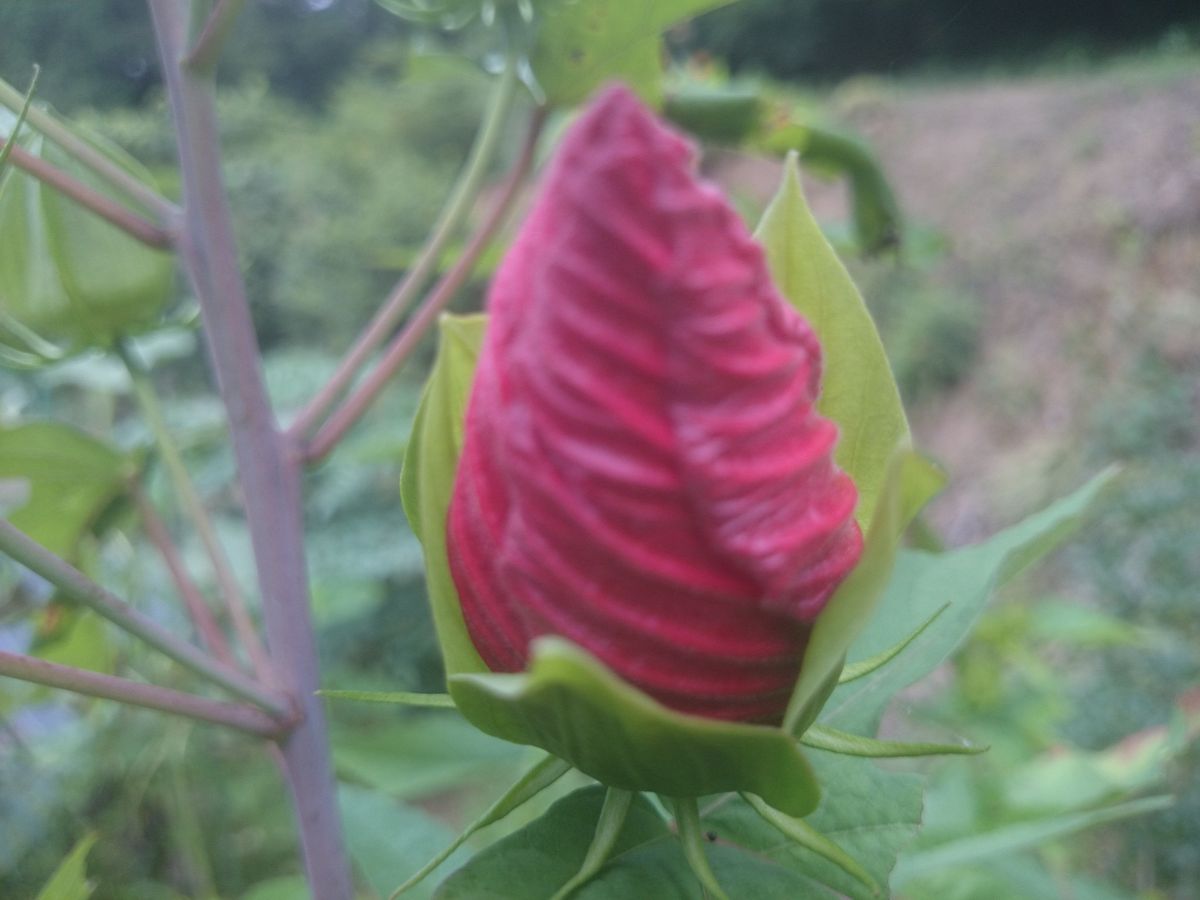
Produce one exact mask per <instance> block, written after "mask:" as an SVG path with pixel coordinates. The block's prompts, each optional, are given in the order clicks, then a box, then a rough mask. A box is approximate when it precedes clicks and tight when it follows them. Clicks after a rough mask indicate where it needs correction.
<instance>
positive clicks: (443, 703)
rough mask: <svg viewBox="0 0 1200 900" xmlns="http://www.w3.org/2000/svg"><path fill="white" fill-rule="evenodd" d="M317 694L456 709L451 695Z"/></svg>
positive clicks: (358, 692) (372, 701) (366, 701)
mask: <svg viewBox="0 0 1200 900" xmlns="http://www.w3.org/2000/svg"><path fill="white" fill-rule="evenodd" d="M317 693H318V694H319V695H320V696H322V697H327V698H329V699H330V700H357V701H359V702H363V703H389V704H395V705H399V706H422V707H429V708H433V709H454V701H453V700H451V699H450V695H449V694H418V693H412V692H411V691H317Z"/></svg>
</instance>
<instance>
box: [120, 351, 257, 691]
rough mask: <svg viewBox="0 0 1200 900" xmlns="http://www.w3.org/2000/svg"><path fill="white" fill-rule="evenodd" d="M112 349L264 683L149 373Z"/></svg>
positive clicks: (232, 581)
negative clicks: (123, 369)
mask: <svg viewBox="0 0 1200 900" xmlns="http://www.w3.org/2000/svg"><path fill="white" fill-rule="evenodd" d="M114 349H115V350H116V353H117V355H118V356H119V357H120V358H121V362H123V363H124V364H125V368H126V370H127V371H128V372H129V378H130V381H131V382H132V384H133V393H134V396H135V397H136V398H137V401H138V406H139V407H140V408H141V411H142V417H143V418H144V419H145V420H146V424H147V425H148V426H149V428H150V433H151V434H152V435H154V442H155V444H156V445H157V446H158V449H159V452H160V453H161V454H162V461H163V465H165V466H166V467H167V474H168V475H170V477H171V483H172V485H173V486H174V488H175V493H176V494H177V495H178V497H179V501H180V503H182V504H183V509H184V512H185V513H186V514H187V516H188V518H189V519H190V520H191V523H192V525H193V526H194V527H195V529H196V533H197V534H198V535H199V536H200V542H201V543H202V544H203V545H204V550H205V552H206V553H207V554H208V559H209V561H210V562H211V563H212V568H213V574H214V575H215V576H216V579H217V587H218V588H219V589H220V594H221V598H222V599H223V600H224V601H225V607H226V609H228V610H229V617H230V619H232V620H233V628H234V631H236V632H237V636H238V641H239V642H240V643H241V645H242V648H243V649H244V650H245V651H246V653H247V655H248V656H249V657H250V662H251V664H252V665H253V666H254V672H255V674H257V675H258V678H259V680H260V681H263V682H266V683H268V684H269V683H271V681H272V680H273V676H272V674H271V661H270V659H269V658H268V657H267V651H266V648H265V647H263V645H262V641H261V640H260V639H259V636H258V629H257V628H256V627H255V625H254V620H253V619H252V618H251V617H250V610H249V607H248V605H247V603H246V598H245V596H244V595H243V594H242V588H241V585H239V584H238V580H237V576H236V575H234V573H233V567H232V566H231V565H230V563H229V557H228V556H227V555H226V554H225V548H224V547H223V546H221V541H220V539H219V538H218V537H217V530H216V527H215V526H214V525H213V521H212V516H210V515H209V512H208V508H207V507H206V506H205V505H204V500H203V498H202V497H201V496H200V493H199V492H198V491H197V490H196V484H195V482H194V481H192V476H191V474H190V473H189V472H188V469H187V465H186V464H185V463H184V461H183V454H182V453H181V452H180V450H179V445H178V444H177V443H176V442H175V438H174V436H173V435H172V434H171V429H170V428H169V427H168V426H167V420H166V417H165V416H164V415H163V411H162V404H161V403H160V402H159V399H158V392H157V391H156V390H155V389H154V382H153V381H152V380H151V379H150V373H149V372H148V371H147V369H146V366H145V365H144V364H143V363H142V361H141V360H140V359H139V358H138V356H137V353H136V351H135V350H134V349H133V347H132V346H131V345H130V344H129V342H128V341H125V340H119V341H117V342H116V346H115V348H114Z"/></svg>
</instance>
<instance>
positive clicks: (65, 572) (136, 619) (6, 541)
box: [0, 519, 291, 717]
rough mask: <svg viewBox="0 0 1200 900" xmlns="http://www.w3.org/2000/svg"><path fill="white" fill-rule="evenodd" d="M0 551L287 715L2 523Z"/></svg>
mask: <svg viewBox="0 0 1200 900" xmlns="http://www.w3.org/2000/svg"><path fill="white" fill-rule="evenodd" d="M0 553H5V554H7V555H8V556H11V557H12V558H13V559H14V560H16V561H17V562H19V563H20V564H21V565H23V566H25V567H26V568H27V569H29V570H30V571H31V572H35V573H36V574H38V575H41V576H42V577H43V578H45V579H46V580H47V581H49V582H50V583H51V584H53V585H54V586H55V587H56V588H58V589H59V590H60V591H62V592H63V595H64V596H65V597H66V598H67V599H69V600H74V601H75V602H76V603H80V604H83V605H84V606H86V607H88V608H89V609H93V610H95V611H96V612H97V613H99V614H100V615H101V616H103V617H104V618H106V619H108V621H110V622H112V623H113V624H114V625H116V626H117V627H119V628H121V629H123V630H125V631H128V632H129V633H130V634H132V635H135V636H137V637H139V638H141V639H142V640H143V641H145V642H146V643H147V644H149V645H150V646H151V647H154V648H155V649H156V650H158V651H160V652H162V653H164V654H165V655H166V656H168V657H170V658H171V659H173V660H175V662H177V663H179V664H180V665H181V666H184V667H186V668H187V669H189V670H191V671H192V672H195V673H196V674H197V675H199V676H200V677H202V678H205V679H207V680H208V681H210V682H212V683H213V684H216V685H219V686H220V687H223V688H225V690H227V691H229V692H230V693H231V694H234V695H236V696H238V697H241V698H242V699H243V700H249V701H250V702H252V703H255V704H257V705H258V706H261V707H262V708H263V709H265V710H267V711H268V712H270V713H273V714H274V715H277V716H285V717H286V716H289V715H291V708H290V706H289V705H288V703H287V700H286V699H284V698H282V697H280V696H278V695H277V694H275V693H274V692H272V691H269V690H267V689H266V688H265V687H263V686H262V685H261V684H259V683H258V682H256V681H254V680H253V679H252V678H249V677H248V676H246V675H244V674H242V673H241V672H239V671H238V670H237V669H233V668H231V667H229V666H227V665H225V664H224V663H221V662H218V661H217V660H215V659H213V658H212V657H211V656H209V655H208V654H207V653H205V652H204V651H203V650H201V649H200V648H199V647H196V646H194V645H192V644H189V643H187V642H186V641H181V640H180V639H179V638H177V637H176V636H175V635H173V634H171V633H170V632H169V631H167V630H166V629H165V628H163V627H162V626H161V625H159V624H158V623H157V622H155V621H154V620H153V619H149V618H147V617H146V616H145V615H143V614H142V613H140V612H138V611H137V610H136V609H134V608H133V607H132V606H130V605H129V604H127V603H126V602H125V601H124V600H121V599H120V598H119V597H117V596H116V595H114V594H112V593H110V592H109V591H107V590H105V589H104V588H102V587H101V586H100V585H98V584H96V582H94V581H92V580H91V579H90V578H88V577H87V576H86V575H84V574H83V573H82V572H80V571H79V570H78V569H76V568H75V567H74V566H72V565H71V564H70V563H68V562H66V561H65V560H62V559H59V558H58V557H57V556H55V555H54V554H53V553H51V552H50V551H49V550H47V549H46V548H45V547H43V546H42V545H41V544H39V543H37V542H36V541H35V540H33V539H32V538H30V537H29V536H28V535H27V534H25V533H24V532H23V531H21V530H20V529H19V528H17V527H16V526H14V525H13V524H12V523H11V522H9V521H8V520H7V519H0Z"/></svg>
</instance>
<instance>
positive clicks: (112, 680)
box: [0, 650, 289, 737]
mask: <svg viewBox="0 0 1200 900" xmlns="http://www.w3.org/2000/svg"><path fill="white" fill-rule="evenodd" d="M0 675H4V676H7V677H9V678H17V679H20V680H21V681H29V682H32V683H33V684H43V685H46V686H47V687H53V688H61V689H62V690H66V691H73V692H75V693H76V694H85V695H86V696H88V697H100V698H102V699H105V700H116V701H117V702H118V703H127V704H129V705H131V706H141V707H144V708H146V709H154V710H158V711H159V712H165V713H170V714H172V715H177V716H184V717H186V718H189V719H195V720H196V721H199V722H210V723H212V724H214V725H224V726H225V727H227V728H232V729H234V730H236V731H241V732H244V733H246V734H252V735H255V736H256V737H278V736H279V735H280V734H282V733H283V732H285V731H286V730H287V728H288V724H289V723H288V721H287V720H284V719H278V718H275V717H274V716H269V715H267V714H266V713H264V712H263V711H262V710H260V709H258V708H257V707H253V706H245V705H242V704H239V703H225V702H222V701H220V700H210V699H208V698H207V697H197V696H196V695H195V694H185V693H183V692H182V691H173V690H171V689H170V688H164V687H158V686H157V685H153V684H143V683H142V682H140V681H130V680H129V679H128V678H118V677H117V676H115V675H104V674H102V673H100V672H89V671H88V670H86V669H76V668H72V667H71V666H61V665H59V664H58V663H52V662H47V661H46V660H44V659H37V658H36V657H32V656H24V655H22V654H20V653H8V652H6V651H3V650H0Z"/></svg>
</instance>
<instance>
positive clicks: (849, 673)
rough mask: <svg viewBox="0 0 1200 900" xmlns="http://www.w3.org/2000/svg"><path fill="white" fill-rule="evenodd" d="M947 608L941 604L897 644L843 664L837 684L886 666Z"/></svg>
mask: <svg viewBox="0 0 1200 900" xmlns="http://www.w3.org/2000/svg"><path fill="white" fill-rule="evenodd" d="M949 608H950V604H949V603H947V604H945V605H944V606H942V607H941V608H940V609H939V610H938V611H937V612H935V613H934V614H933V615H932V616H930V617H929V618H928V619H926V620H925V621H924V622H922V623H921V625H920V626H919V627H918V628H917V630H916V631H914V632H913V633H912V634H910V635H909V636H908V637H906V638H905V639H904V640H902V641H900V642H899V643H898V644H893V645H892V646H891V647H889V648H888V649H886V650H884V651H883V652H882V653H876V654H875V655H874V656H872V657H870V658H869V659H861V660H859V661H858V662H856V663H854V664H853V665H850V666H844V667H843V668H842V674H841V676H840V677H839V678H838V680H837V683H838V684H849V683H850V682H851V681H857V680H858V679H860V678H866V677H867V676H868V675H870V674H871V673H872V672H874V671H875V670H876V669H880V668H883V667H884V666H886V665H887V664H888V663H889V662H891V661H892V660H893V659H895V658H896V657H897V656H899V655H900V654H901V653H902V652H904V648H905V647H907V646H908V645H909V644H911V643H912V642H913V641H915V640H916V639H917V638H919V637H920V636H921V635H922V634H924V633H925V629H926V628H928V627H929V626H930V625H932V624H933V623H934V622H935V621H937V617H938V616H940V615H941V614H942V613H944V612H945V611H946V610H948V609H949ZM826 699H828V697H826Z"/></svg>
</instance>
